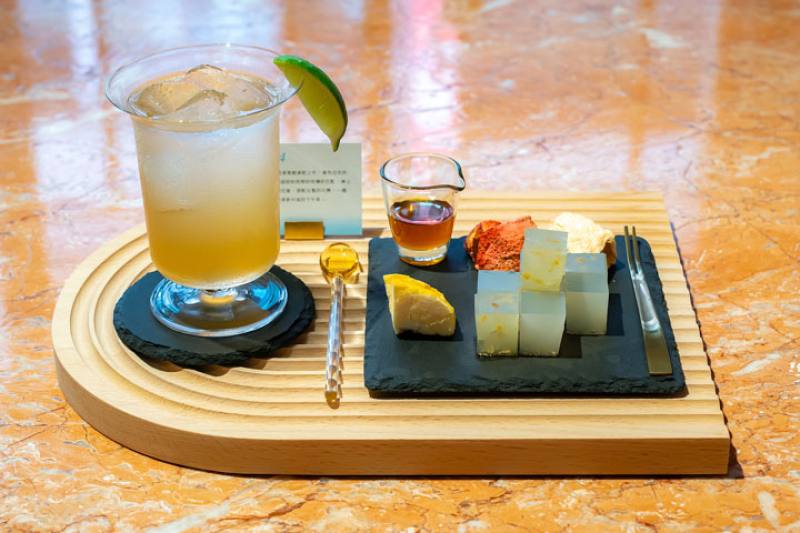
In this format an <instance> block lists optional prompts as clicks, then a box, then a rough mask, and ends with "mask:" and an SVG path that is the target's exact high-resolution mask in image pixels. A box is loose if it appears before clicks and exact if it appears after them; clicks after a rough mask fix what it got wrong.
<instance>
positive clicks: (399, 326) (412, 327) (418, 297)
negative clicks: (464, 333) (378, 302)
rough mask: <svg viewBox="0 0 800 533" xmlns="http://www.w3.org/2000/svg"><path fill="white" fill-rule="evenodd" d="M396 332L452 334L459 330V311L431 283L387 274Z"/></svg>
mask: <svg viewBox="0 0 800 533" xmlns="http://www.w3.org/2000/svg"><path fill="white" fill-rule="evenodd" d="M383 282H384V283H385V285H386V296H387V297H388V298H389V313H390V314H391V315H392V327H393V328H394V332H395V334H399V333H401V332H403V331H413V332H416V333H420V334H422V335H440V336H443V337H449V336H451V335H452V334H453V333H455V331H456V311H455V309H453V306H452V305H450V303H449V302H448V301H447V299H446V298H445V297H444V294H442V293H441V292H439V291H437V290H436V289H434V288H433V287H431V286H430V285H428V284H427V283H424V282H422V281H419V280H416V279H414V278H412V277H410V276H406V275H404V274H386V275H385V276H383Z"/></svg>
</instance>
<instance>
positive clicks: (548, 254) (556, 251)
mask: <svg viewBox="0 0 800 533" xmlns="http://www.w3.org/2000/svg"><path fill="white" fill-rule="evenodd" d="M566 262H567V232H566V231H554V230H547V229H539V228H530V229H527V230H525V244H524V245H523V247H522V254H521V257H520V263H521V264H520V278H521V279H522V289H523V290H526V291H558V290H560V288H561V280H562V279H563V277H564V267H565V265H566Z"/></svg>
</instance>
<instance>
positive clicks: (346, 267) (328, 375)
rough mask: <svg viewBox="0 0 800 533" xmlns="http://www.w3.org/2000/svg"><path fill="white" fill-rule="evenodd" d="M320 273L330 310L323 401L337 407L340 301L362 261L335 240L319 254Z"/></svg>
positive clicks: (339, 395) (354, 281) (338, 395)
mask: <svg viewBox="0 0 800 533" xmlns="http://www.w3.org/2000/svg"><path fill="white" fill-rule="evenodd" d="M319 266H320V268H321V269H322V275H323V276H324V277H325V280H326V281H327V282H328V283H329V284H330V286H331V313H330V318H329V319H328V351H327V354H326V365H325V400H326V401H327V402H328V404H329V405H330V406H331V407H338V405H339V401H340V400H341V398H342V304H343V300H344V286H345V285H346V284H353V283H357V282H358V275H359V273H360V272H361V263H360V262H359V260H358V253H357V252H356V251H355V250H354V249H353V248H352V247H350V246H349V245H347V244H345V243H343V242H337V243H333V244H331V245H329V246H328V247H327V248H325V249H324V250H323V251H322V253H321V254H320V256H319Z"/></svg>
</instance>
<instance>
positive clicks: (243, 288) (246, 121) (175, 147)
mask: <svg viewBox="0 0 800 533" xmlns="http://www.w3.org/2000/svg"><path fill="white" fill-rule="evenodd" d="M275 56H276V54H275V53H274V52H272V51H270V50H266V49H262V48H256V47H250V46H237V45H230V44H225V45H204V46H193V47H186V48H178V49H173V50H167V51H164V52H160V53H158V54H155V55H151V56H148V57H145V58H143V59H140V60H138V61H135V62H133V63H130V64H128V65H125V66H123V67H121V68H120V69H118V70H117V71H116V72H115V73H114V74H113V75H112V76H111V78H110V79H109V81H108V83H107V86H106V95H107V97H108V99H109V100H110V101H111V102H112V103H113V104H114V105H115V106H116V107H117V108H119V109H121V110H122V111H125V112H126V113H128V114H129V115H130V117H131V119H132V120H133V127H134V133H135V137H136V152H137V156H138V160H139V177H140V180H141V186H142V196H143V201H144V210H145V220H146V223H147V234H148V238H149V242H150V254H151V256H152V259H153V263H154V265H155V267H156V268H157V269H158V271H159V272H161V274H163V276H164V277H165V279H164V280H163V281H161V282H160V283H159V284H158V286H157V287H156V288H155V290H154V292H153V294H152V296H151V299H150V307H151V310H152V312H153V314H154V315H155V317H156V318H157V319H158V320H159V321H160V322H162V323H163V324H165V325H166V326H168V327H170V328H172V329H174V330H176V331H180V332H182V333H188V334H193V335H200V336H210V337H219V336H228V335H235V334H239V333H245V332H248V331H253V330H255V329H257V328H260V327H262V326H264V325H266V324H268V323H270V322H272V321H273V320H275V319H276V318H277V317H278V316H279V315H280V313H281V312H282V311H283V309H284V308H285V306H286V301H287V292H286V287H285V285H284V284H283V283H282V282H281V281H280V279H278V278H277V277H276V276H274V275H272V274H270V273H269V272H268V271H269V270H270V268H271V267H272V265H273V264H274V263H275V260H276V259H277V257H278V251H279V247H280V174H279V155H280V145H279V142H280V135H279V117H280V108H281V105H282V104H283V103H284V102H286V101H287V100H288V99H289V98H291V97H292V95H294V94H295V92H296V91H297V88H295V87H293V86H292V85H291V84H290V83H289V82H288V80H286V78H285V77H284V76H283V74H282V73H281V71H280V70H279V69H278V68H277V67H275V66H274V65H273V63H272V60H273V58H274V57H275ZM207 65H213V67H207ZM198 66H199V67H200V68H201V69H206V70H207V69H211V70H209V71H208V72H209V73H210V74H216V73H217V72H223V71H219V69H224V71H225V72H230V73H236V74H237V75H243V76H247V78H245V79H253V80H259V81H260V82H265V83H264V84H263V87H265V88H266V90H265V92H266V94H267V95H268V99H267V100H265V101H263V102H262V103H261V104H259V105H256V106H251V107H250V108H248V109H247V110H246V111H243V112H237V113H235V114H233V115H231V114H230V113H226V112H222V111H220V109H223V111H224V108H219V109H217V108H216V107H215V106H216V103H215V102H217V101H219V102H222V101H225V102H227V101H228V99H229V98H228V96H231V97H233V96H236V95H227V94H225V90H226V89H220V90H221V91H222V92H221V93H220V92H216V91H213V90H212V91H210V92H209V91H202V92H203V93H204V94H198V95H197V98H199V99H200V100H203V99H204V98H206V97H207V96H208V95H210V96H211V98H210V99H209V100H208V102H204V101H199V100H198V101H195V102H189V103H188V104H185V107H186V108H187V110H188V111H189V112H190V114H187V110H183V108H181V109H182V111H181V112H177V113H173V114H165V115H163V116H152V115H148V114H147V113H145V112H143V111H142V109H141V108H140V107H139V106H138V105H137V102H138V100H137V101H134V100H133V99H132V97H133V95H138V94H140V93H141V91H142V88H143V87H148V86H149V85H153V84H158V83H159V80H161V79H167V80H169V79H171V78H172V75H173V74H177V73H181V72H184V73H185V72H187V71H191V70H192V69H195V68H196V67H198ZM214 67H218V68H217V69H216V70H213V69H214ZM204 72H205V71H204ZM166 88H167V89H169V87H166ZM176 90H177V89H176ZM231 90H240V89H237V88H235V87H234V88H232V89H231ZM241 90H244V91H247V90H248V88H247V87H244V89H241ZM162 92H164V94H165V95H166V96H165V98H167V97H170V98H171V97H172V95H171V93H169V92H168V91H167V90H166V89H164V91H162ZM159 94H161V93H159ZM262 94H263V93H262ZM179 96H180V97H182V98H185V96H181V95H179ZM137 98H139V96H137ZM232 101H233V100H232ZM206 104H207V105H208V106H209V107H208V110H206V108H204V107H203V106H204V105H206ZM225 105H228V104H227V103H226V104H225ZM187 117H188V118H187Z"/></svg>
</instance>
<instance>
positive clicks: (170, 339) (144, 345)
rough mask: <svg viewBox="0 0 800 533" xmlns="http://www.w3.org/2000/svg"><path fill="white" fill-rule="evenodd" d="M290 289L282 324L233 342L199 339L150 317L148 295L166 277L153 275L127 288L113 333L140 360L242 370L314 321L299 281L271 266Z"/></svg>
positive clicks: (311, 301) (309, 300)
mask: <svg viewBox="0 0 800 533" xmlns="http://www.w3.org/2000/svg"><path fill="white" fill-rule="evenodd" d="M270 272H272V273H273V274H275V275H276V276H277V277H278V278H280V279H281V281H283V283H284V284H286V289H287V290H288V293H289V301H288V302H287V303H286V308H285V309H284V311H283V313H282V314H281V316H280V317H278V319H277V320H276V321H275V322H273V323H271V324H269V325H267V326H265V327H263V328H261V329H259V330H256V331H253V332H250V333H245V334H243V335H235V336H231V337H218V338H210V337H196V336H194V335H186V334H185V333H178V332H177V331H173V330H171V329H169V328H168V327H166V326H164V325H163V324H161V323H160V322H159V321H157V320H156V319H155V317H153V314H152V313H151V312H150V294H151V293H152V292H153V288H154V287H155V286H156V284H157V283H158V282H159V281H161V280H162V279H164V278H163V276H162V275H161V274H159V273H158V272H151V273H150V274H147V275H146V276H144V277H143V278H142V279H140V280H139V281H137V282H136V283H134V284H133V285H131V286H130V287H128V289H127V290H126V291H125V293H124V294H123V295H122V297H121V298H120V299H119V301H118V302H117V305H116V306H115V307H114V328H115V329H116V330H117V335H119V338H120V340H121V341H122V342H123V343H124V344H125V346H127V347H128V348H130V349H131V350H132V351H133V352H135V353H137V354H138V355H140V356H142V357H145V358H148V359H155V360H158V361H170V362H172V363H175V364H177V365H180V366H190V367H197V366H205V365H225V366H233V365H239V364H242V363H244V362H245V361H247V360H248V359H250V358H251V357H267V356H268V355H269V354H271V353H272V352H274V351H275V350H277V349H278V348H281V347H283V346H286V345H287V344H290V343H291V342H292V341H293V340H294V339H295V338H297V337H298V336H299V335H300V334H301V333H303V332H304V331H305V330H306V329H307V328H308V326H309V325H310V324H311V322H312V321H313V320H314V316H315V308H314V298H313V297H312V296H311V291H309V289H308V287H306V285H305V283H303V282H302V281H301V280H300V279H299V278H297V277H296V276H294V275H293V274H291V273H289V272H287V271H285V270H283V269H282V268H280V267H278V266H273V267H272V269H271V270H270Z"/></svg>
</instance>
